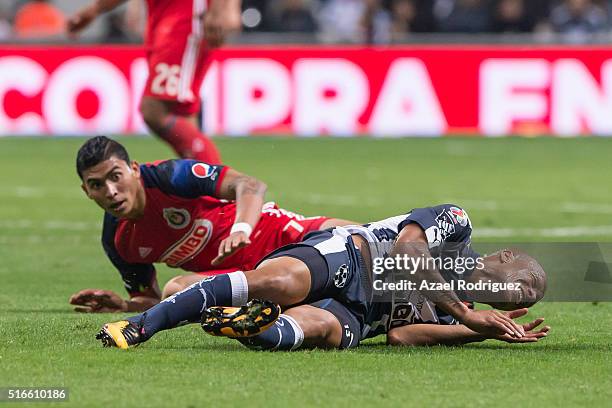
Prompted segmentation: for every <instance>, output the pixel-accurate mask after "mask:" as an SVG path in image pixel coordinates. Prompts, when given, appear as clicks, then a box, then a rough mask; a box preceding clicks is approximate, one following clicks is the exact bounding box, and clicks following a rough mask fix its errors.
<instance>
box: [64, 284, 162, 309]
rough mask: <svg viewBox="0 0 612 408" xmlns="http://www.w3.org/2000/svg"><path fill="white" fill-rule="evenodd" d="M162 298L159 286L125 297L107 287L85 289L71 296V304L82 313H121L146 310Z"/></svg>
mask: <svg viewBox="0 0 612 408" xmlns="http://www.w3.org/2000/svg"><path fill="white" fill-rule="evenodd" d="M160 300H161V295H160V293H159V288H157V287H155V288H148V289H147V290H146V291H144V292H141V293H139V294H138V295H137V296H133V297H131V298H130V299H123V298H122V297H121V296H119V295H118V294H117V293H115V292H113V291H111V290H105V289H83V290H81V291H79V292H77V293H75V294H74V295H72V296H70V300H69V302H70V304H71V305H74V310H75V311H76V312H81V313H121V312H144V311H145V310H147V309H149V308H150V307H153V306H155V305H156V304H158V303H159V302H160Z"/></svg>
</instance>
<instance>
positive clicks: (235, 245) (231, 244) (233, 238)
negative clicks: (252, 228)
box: [211, 231, 251, 266]
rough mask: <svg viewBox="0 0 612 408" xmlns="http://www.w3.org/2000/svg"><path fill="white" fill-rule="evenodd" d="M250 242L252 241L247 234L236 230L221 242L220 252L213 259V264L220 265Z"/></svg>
mask: <svg viewBox="0 0 612 408" xmlns="http://www.w3.org/2000/svg"><path fill="white" fill-rule="evenodd" d="M250 243H251V241H250V240H249V237H248V236H247V234H245V233H244V232H242V231H236V232H234V233H233V234H231V235H230V236H229V237H227V238H225V239H224V240H223V241H221V243H220V244H219V254H218V255H217V257H216V258H215V259H213V260H212V262H211V264H212V265H213V266H217V265H220V264H221V263H223V261H225V260H226V259H227V258H228V257H230V256H231V255H233V254H235V253H236V251H238V250H239V249H240V248H244V247H245V246H247V245H249V244H250Z"/></svg>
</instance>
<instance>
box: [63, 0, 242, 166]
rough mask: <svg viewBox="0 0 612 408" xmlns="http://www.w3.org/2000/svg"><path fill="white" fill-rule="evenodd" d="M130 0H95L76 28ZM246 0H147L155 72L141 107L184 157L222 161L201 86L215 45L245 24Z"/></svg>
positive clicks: (73, 22)
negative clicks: (203, 118) (202, 117)
mask: <svg viewBox="0 0 612 408" xmlns="http://www.w3.org/2000/svg"><path fill="white" fill-rule="evenodd" d="M126 1H127V0H95V1H94V2H93V3H91V4H90V5H89V6H87V7H85V8H84V9H82V10H80V11H79V12H77V13H76V14H75V15H74V16H72V17H71V18H70V19H69V21H68V24H67V29H68V32H69V33H70V34H76V33H78V32H79V31H81V30H82V29H83V28H85V27H87V26H88V25H89V24H90V23H91V22H92V21H94V20H95V19H96V18H97V17H98V16H99V15H101V14H103V13H105V12H107V11H110V10H113V9H114V8H116V7H117V6H119V5H120V4H122V3H125V2H126ZM240 4H241V0H147V6H148V18H147V27H146V34H145V48H146V52H147V61H148V66H149V77H148V79H147V83H146V86H145V90H144V95H143V97H142V101H141V103H140V112H141V113H142V117H143V119H144V121H145V123H146V124H147V126H148V127H149V129H150V130H151V131H152V132H154V133H155V134H157V135H158V136H159V137H160V138H162V139H163V140H164V141H166V142H167V143H168V144H169V145H170V146H171V147H172V148H173V149H174V151H175V152H176V153H177V155H178V156H180V157H182V158H193V159H196V160H200V161H203V162H206V163H210V164H218V163H221V157H220V155H219V152H218V150H217V148H216V146H215V145H214V143H213V142H212V141H211V140H210V139H209V138H208V137H206V135H204V133H202V132H201V130H200V129H199V126H198V121H197V113H198V111H199V108H200V98H199V90H200V87H201V85H202V81H203V80H204V74H205V72H206V68H207V66H208V63H209V61H210V58H209V56H210V50H211V49H213V48H215V47H218V46H220V45H221V44H222V43H223V40H224V38H225V35H226V33H227V32H228V31H229V30H232V29H237V28H239V27H240Z"/></svg>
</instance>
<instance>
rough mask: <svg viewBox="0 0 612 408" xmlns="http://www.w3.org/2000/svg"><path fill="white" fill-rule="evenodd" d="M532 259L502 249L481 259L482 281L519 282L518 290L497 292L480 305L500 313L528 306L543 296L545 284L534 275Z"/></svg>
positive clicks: (538, 276) (539, 277)
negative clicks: (488, 306) (482, 267)
mask: <svg viewBox="0 0 612 408" xmlns="http://www.w3.org/2000/svg"><path fill="white" fill-rule="evenodd" d="M533 262H534V259H533V258H531V257H529V256H527V255H526V254H524V253H522V252H520V251H514V250H510V249H504V250H501V251H498V252H496V253H494V254H491V255H489V256H487V257H486V258H484V259H483V263H484V265H485V270H486V272H487V274H486V279H487V280H491V281H492V282H499V283H511V282H512V283H519V284H520V287H519V289H518V290H512V291H500V292H499V293H498V295H499V299H497V298H496V297H497V296H494V297H493V298H491V296H490V295H488V296H489V297H490V299H488V300H487V301H485V302H484V303H488V304H489V305H491V306H493V307H495V308H496V309H502V310H515V309H517V308H520V307H529V306H532V305H533V304H535V303H536V302H538V301H539V300H540V299H541V298H542V297H543V296H544V293H543V291H544V289H545V287H546V283H545V282H543V281H542V276H541V275H539V274H537V273H535V272H534V270H535V269H536V266H534V265H533V264H532V263H533Z"/></svg>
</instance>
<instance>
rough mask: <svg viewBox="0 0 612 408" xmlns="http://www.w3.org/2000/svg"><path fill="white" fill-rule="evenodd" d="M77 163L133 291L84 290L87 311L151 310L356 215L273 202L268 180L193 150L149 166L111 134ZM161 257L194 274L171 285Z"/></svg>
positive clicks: (81, 301)
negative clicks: (342, 216) (323, 213)
mask: <svg viewBox="0 0 612 408" xmlns="http://www.w3.org/2000/svg"><path fill="white" fill-rule="evenodd" d="M77 172H78V174H79V176H80V177H81V180H82V182H83V184H82V188H83V190H84V191H85V193H86V194H87V196H88V197H89V198H90V199H92V200H94V201H95V202H96V203H97V204H98V205H99V206H100V207H102V209H104V210H105V215H104V227H103V232H102V245H103V247H104V250H105V252H106V254H107V255H108V257H109V258H110V260H111V262H112V263H113V265H114V266H115V267H116V268H117V269H118V270H119V272H120V274H121V276H122V278H123V281H124V283H125V288H126V289H127V291H128V293H129V295H130V299H129V300H124V299H122V298H121V297H119V296H118V295H117V294H115V293H113V292H111V291H105V290H100V289H86V290H82V291H80V292H78V293H76V294H74V295H73V296H72V297H71V299H70V303H72V304H74V305H76V306H77V310H78V311H85V312H112V311H142V310H146V309H147V308H148V307H151V306H153V305H155V304H157V303H158V302H159V301H160V300H161V299H162V297H164V298H165V297H167V296H170V295H172V294H174V293H176V292H178V291H180V290H182V289H184V288H186V287H187V286H189V285H190V284H192V283H195V282H197V281H199V280H201V279H203V278H204V277H205V276H202V274H204V275H211V274H212V275H214V274H219V273H226V272H233V271H236V270H249V269H253V268H254V267H255V265H256V263H257V262H258V261H259V260H260V259H261V258H263V257H264V256H265V255H267V254H268V253H270V252H272V251H273V250H275V249H277V248H279V247H281V246H283V245H287V244H290V243H295V242H299V241H300V240H302V239H303V238H304V236H305V235H306V234H307V233H309V232H311V231H316V230H320V229H326V228H331V227H334V226H340V225H349V224H354V222H350V221H345V220H339V219H333V218H327V217H310V218H306V217H304V216H301V215H299V214H295V213H292V212H290V211H286V210H283V209H281V208H278V207H277V206H276V205H274V203H264V194H265V191H266V185H265V184H264V183H262V182H261V181H259V180H257V179H255V178H253V177H250V176H247V175H244V174H241V173H239V172H237V171H236V170H233V169H231V168H229V167H227V166H221V165H216V166H215V165H209V164H207V163H203V162H200V161H196V160H188V159H183V160H168V161H162V162H157V163H148V164H144V165H139V164H138V163H136V162H133V161H130V159H129V156H128V153H127V151H126V150H125V148H124V147H123V146H122V145H121V144H119V143H118V142H116V141H114V140H111V139H109V138H107V137H104V136H98V137H95V138H92V139H89V140H88V141H87V142H86V143H85V144H84V145H83V146H82V147H81V149H80V150H79V153H78V156H77ZM157 262H161V263H165V264H167V265H168V266H171V267H176V268H181V269H183V270H186V271H190V272H194V273H192V274H189V275H184V276H178V277H175V278H174V279H172V280H171V281H170V282H169V283H168V284H167V285H166V287H165V288H164V292H163V293H162V292H161V291H160V290H159V286H158V284H157V280H156V272H155V268H154V266H153V264H154V263H157Z"/></svg>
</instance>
